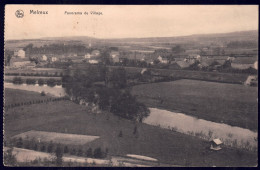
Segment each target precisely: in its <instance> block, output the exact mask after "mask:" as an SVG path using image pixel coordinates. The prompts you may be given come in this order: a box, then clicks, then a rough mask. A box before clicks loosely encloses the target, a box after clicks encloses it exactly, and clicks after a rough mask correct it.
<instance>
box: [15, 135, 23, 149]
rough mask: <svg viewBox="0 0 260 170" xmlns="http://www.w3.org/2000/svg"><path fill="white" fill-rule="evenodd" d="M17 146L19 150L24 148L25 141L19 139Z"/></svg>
mask: <svg viewBox="0 0 260 170" xmlns="http://www.w3.org/2000/svg"><path fill="white" fill-rule="evenodd" d="M16 146H17V148H22V147H23V139H22V138H21V137H20V138H19V139H18V141H17V144H16Z"/></svg>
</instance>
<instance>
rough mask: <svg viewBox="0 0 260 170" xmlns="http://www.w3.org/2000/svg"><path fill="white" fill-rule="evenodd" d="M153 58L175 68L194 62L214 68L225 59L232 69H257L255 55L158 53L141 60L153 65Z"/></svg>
mask: <svg viewBox="0 0 260 170" xmlns="http://www.w3.org/2000/svg"><path fill="white" fill-rule="evenodd" d="M155 60H157V62H159V63H161V64H168V65H170V66H175V68H180V69H184V68H188V67H190V66H191V65H192V64H194V63H195V62H197V63H198V67H200V68H207V67H209V66H214V68H217V67H220V66H222V65H224V63H225V62H226V61H230V63H231V67H232V68H234V69H240V70H243V69H248V68H250V67H251V68H254V69H256V70H257V69H258V61H257V57H251V58H248V57H230V56H228V55H221V56H217V55H207V56H200V55H198V54H191V55H186V56H181V57H180V56H177V57H172V56H170V57H163V56H161V55H158V57H157V58H155V59H153V60H151V59H145V58H144V59H142V61H146V62H147V63H149V64H151V65H154V64H155Z"/></svg>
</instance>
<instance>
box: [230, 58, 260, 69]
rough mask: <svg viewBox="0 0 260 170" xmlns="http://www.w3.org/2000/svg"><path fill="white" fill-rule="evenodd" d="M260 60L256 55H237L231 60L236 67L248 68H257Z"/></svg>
mask: <svg viewBox="0 0 260 170" xmlns="http://www.w3.org/2000/svg"><path fill="white" fill-rule="evenodd" d="M257 65H258V61H257V58H254V57H237V58H235V59H234V60H233V61H232V62H231V67H232V68H235V69H240V70H244V69H248V68H250V67H252V68H255V69H257V67H256V66H257Z"/></svg>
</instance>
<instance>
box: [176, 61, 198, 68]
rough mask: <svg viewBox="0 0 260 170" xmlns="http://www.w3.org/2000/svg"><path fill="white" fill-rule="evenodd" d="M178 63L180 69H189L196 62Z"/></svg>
mask: <svg viewBox="0 0 260 170" xmlns="http://www.w3.org/2000/svg"><path fill="white" fill-rule="evenodd" d="M176 63H177V64H178V65H179V66H180V68H187V67H189V66H190V65H192V64H194V61H190V62H188V61H177V62H176Z"/></svg>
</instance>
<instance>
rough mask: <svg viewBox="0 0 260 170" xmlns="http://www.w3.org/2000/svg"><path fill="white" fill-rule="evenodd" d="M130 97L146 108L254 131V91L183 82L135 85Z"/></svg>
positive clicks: (198, 82)
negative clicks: (134, 97) (164, 110)
mask: <svg viewBox="0 0 260 170" xmlns="http://www.w3.org/2000/svg"><path fill="white" fill-rule="evenodd" d="M132 94H134V95H136V96H137V98H138V99H139V100H140V101H142V102H144V103H145V104H147V105H148V106H149V107H157V108H163V109H167V110H173V111H176V110H177V111H180V112H183V113H185V114H188V115H193V116H196V117H198V118H201V119H206V120H210V121H214V122H223V123H227V124H229V125H232V126H239V127H243V128H248V129H251V130H257V124H258V123H257V115H258V114H257V113H258V104H257V87H249V86H244V85H238V84H226V83H225V84H224V83H215V82H206V81H197V80H184V79H183V80H177V81H172V82H161V83H152V84H143V85H137V86H134V87H133V89H132Z"/></svg>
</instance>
